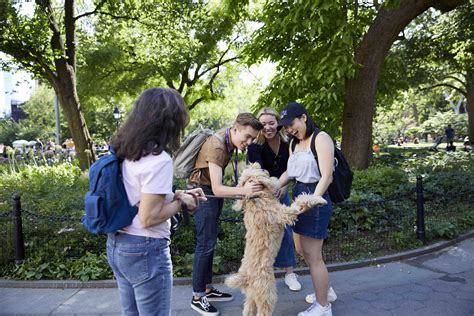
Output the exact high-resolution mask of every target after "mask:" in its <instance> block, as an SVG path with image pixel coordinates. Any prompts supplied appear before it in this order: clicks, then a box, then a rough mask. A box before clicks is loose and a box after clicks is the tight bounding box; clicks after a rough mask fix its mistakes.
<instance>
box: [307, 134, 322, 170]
mask: <svg viewBox="0 0 474 316" xmlns="http://www.w3.org/2000/svg"><path fill="white" fill-rule="evenodd" d="M320 132H321V130H320V129H319V128H318V129H316V131H314V133H313V134H312V135H311V144H310V145H309V147H310V148H311V152H312V153H313V156H314V159H315V160H316V164H317V165H318V171H319V175H321V168H320V167H319V161H318V152H317V151H316V136H318V134H319V133H320Z"/></svg>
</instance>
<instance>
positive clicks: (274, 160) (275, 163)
mask: <svg viewBox="0 0 474 316" xmlns="http://www.w3.org/2000/svg"><path fill="white" fill-rule="evenodd" d="M280 158H281V157H280V155H276V156H275V159H273V166H272V168H273V170H278V164H279V162H280Z"/></svg>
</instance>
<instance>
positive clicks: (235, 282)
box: [224, 273, 248, 289]
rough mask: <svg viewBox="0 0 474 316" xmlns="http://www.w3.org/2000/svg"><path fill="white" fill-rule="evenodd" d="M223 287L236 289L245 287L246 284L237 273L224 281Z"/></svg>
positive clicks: (242, 277)
mask: <svg viewBox="0 0 474 316" xmlns="http://www.w3.org/2000/svg"><path fill="white" fill-rule="evenodd" d="M224 283H225V285H227V286H228V287H231V288H234V289H237V288H240V289H241V288H244V287H246V286H247V284H248V282H247V280H246V278H245V277H244V276H242V275H241V274H239V273H236V274H232V275H231V276H229V277H227V278H226V279H225V282H224Z"/></svg>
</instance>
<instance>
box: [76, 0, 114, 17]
mask: <svg viewBox="0 0 474 316" xmlns="http://www.w3.org/2000/svg"><path fill="white" fill-rule="evenodd" d="M106 1H107V0H102V1H101V2H99V4H98V5H97V6H96V7H95V9H94V11H90V12H84V13H82V14H79V15H78V16H76V17H75V18H74V21H77V20H79V19H80V18H83V17H86V16H89V15H93V14H96V13H97V12H98V11H99V10H100V9H101V8H102V6H103V5H104V4H105V2H106Z"/></svg>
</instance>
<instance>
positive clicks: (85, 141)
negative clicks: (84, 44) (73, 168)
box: [53, 66, 95, 171]
mask: <svg viewBox="0 0 474 316" xmlns="http://www.w3.org/2000/svg"><path fill="white" fill-rule="evenodd" d="M67 68H68V71H67V72H66V73H62V72H61V73H60V76H62V78H61V80H59V79H58V80H54V82H53V87H54V90H55V92H56V93H57V94H58V97H59V103H60V105H61V108H62V109H63V111H64V116H65V117H66V120H67V122H68V126H69V130H70V131H71V135H72V139H73V140H74V145H75V147H76V153H77V157H78V159H79V167H80V168H81V170H83V171H84V170H87V169H88V168H89V167H90V165H91V163H92V162H93V161H94V160H95V154H94V150H93V145H92V139H91V137H90V134H89V130H88V129H87V125H86V121H85V119H84V115H83V114H82V110H81V104H80V102H79V97H78V95H77V90H76V84H75V73H74V72H73V71H72V69H71V68H70V66H67Z"/></svg>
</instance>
